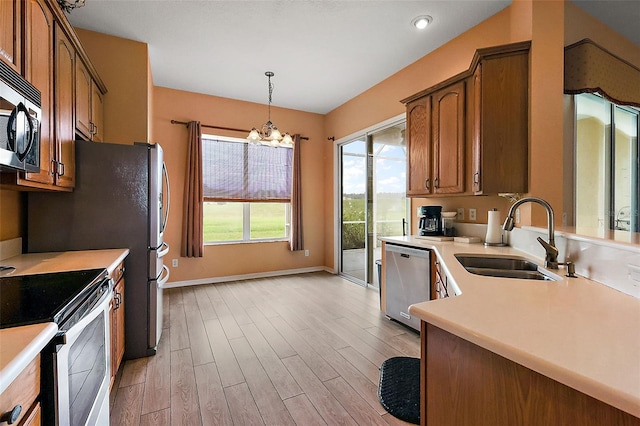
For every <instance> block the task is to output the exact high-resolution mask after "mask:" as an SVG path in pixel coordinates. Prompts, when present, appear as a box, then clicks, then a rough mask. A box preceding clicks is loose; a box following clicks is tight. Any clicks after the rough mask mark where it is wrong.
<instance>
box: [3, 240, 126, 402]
mask: <svg viewBox="0 0 640 426" xmlns="http://www.w3.org/2000/svg"><path fill="white" fill-rule="evenodd" d="M128 254H129V249H109V250H84V251H68V252H60V253H30V254H22V255H18V256H14V257H11V258H8V259H5V260H3V261H2V264H3V265H12V266H15V267H16V269H15V270H9V271H3V272H2V273H1V274H0V276H1V277H5V276H18V275H32V274H43V273H47V272H62V271H72V270H79V269H94V268H107V269H108V270H109V272H110V273H111V272H112V271H113V270H114V269H115V268H116V267H117V266H118V264H119V263H120V262H121V261H122V260H123V259H124V258H125V257H127V255H128ZM57 331H58V326H57V325H56V324H54V323H51V322H49V323H43V324H34V325H26V326H23V327H12V328H4V329H0V393H2V392H4V391H5V389H6V388H7V387H8V386H9V385H10V384H11V382H13V380H14V379H15V378H16V377H17V376H18V375H19V374H20V372H21V371H22V370H23V369H24V368H25V367H26V366H27V365H28V364H29V363H30V362H31V360H33V358H34V357H35V356H36V355H37V354H38V353H39V352H40V351H41V350H42V348H44V347H45V345H46V344H47V343H49V341H50V340H51V338H52V337H53V336H55V334H56V333H57Z"/></svg>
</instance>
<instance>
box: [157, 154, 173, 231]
mask: <svg viewBox="0 0 640 426" xmlns="http://www.w3.org/2000/svg"><path fill="white" fill-rule="evenodd" d="M162 175H163V176H164V181H165V183H166V186H167V208H166V209H165V210H164V218H163V219H162V226H161V227H160V233H163V232H164V229H165V228H166V227H167V222H168V221H169V206H170V204H171V188H169V172H168V171H167V164H166V163H165V162H164V161H163V162H162Z"/></svg>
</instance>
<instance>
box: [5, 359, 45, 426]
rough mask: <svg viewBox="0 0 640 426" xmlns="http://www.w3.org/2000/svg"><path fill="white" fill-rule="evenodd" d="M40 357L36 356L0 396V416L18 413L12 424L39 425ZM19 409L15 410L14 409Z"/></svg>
mask: <svg viewBox="0 0 640 426" xmlns="http://www.w3.org/2000/svg"><path fill="white" fill-rule="evenodd" d="M39 395H40V355H37V356H36V357H35V358H34V359H33V360H32V361H31V362H30V363H29V365H27V367H25V369H24V370H22V372H21V373H20V374H19V375H18V377H16V378H15V380H14V381H13V382H12V383H11V384H10V385H9V387H8V388H7V389H5V391H4V392H2V394H1V395H0V416H10V413H11V412H12V411H14V410H15V411H16V412H18V411H19V414H16V416H15V417H14V418H15V420H14V422H13V423H12V424H19V425H40V423H41V421H40V404H39V401H38V396H39ZM18 406H20V407H21V409H20V410H17V409H16V407H18Z"/></svg>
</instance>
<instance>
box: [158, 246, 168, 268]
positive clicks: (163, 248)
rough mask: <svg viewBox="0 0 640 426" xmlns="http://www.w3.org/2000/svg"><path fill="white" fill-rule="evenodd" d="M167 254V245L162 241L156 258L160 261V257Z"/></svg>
mask: <svg viewBox="0 0 640 426" xmlns="http://www.w3.org/2000/svg"><path fill="white" fill-rule="evenodd" d="M167 253H169V244H167V243H166V242H164V241H163V242H162V245H161V246H160V248H159V250H158V252H157V253H156V257H157V258H158V259H160V258H161V257H164V256H165V255H166V254H167ZM163 266H164V265H163Z"/></svg>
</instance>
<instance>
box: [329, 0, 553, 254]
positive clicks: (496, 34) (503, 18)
mask: <svg viewBox="0 0 640 426" xmlns="http://www.w3.org/2000/svg"><path fill="white" fill-rule="evenodd" d="M531 17H532V4H531V2H530V1H519V0H516V1H514V3H513V4H512V5H511V6H509V7H507V8H505V9H504V10H502V11H500V12H498V13H497V14H495V15H494V16H492V17H490V18H489V19H487V20H485V21H483V22H481V23H480V24H478V25H477V26H475V27H474V28H472V29H470V30H469V31H466V32H465V33H463V34H461V35H460V36H458V37H456V38H455V39H453V40H451V41H450V42H448V43H446V44H445V45H443V46H441V47H440V48H438V49H436V50H434V51H433V52H431V53H429V54H428V55H426V56H424V57H422V58H421V59H419V60H418V61H416V62H414V63H413V64H411V65H409V66H408V67H406V68H404V69H402V70H401V71H399V72H398V73H396V74H394V75H392V76H391V77H389V78H387V79H386V80H384V81H382V82H381V83H379V84H377V85H376V86H374V87H372V88H371V89H369V90H367V91H366V92H364V93H362V94H360V95H359V96H357V97H355V98H353V99H351V100H350V101H348V102H347V103H345V104H343V105H341V106H340V107H338V108H336V109H335V110H333V111H331V112H330V113H329V114H327V116H326V122H325V129H326V132H327V134H328V135H331V136H335V138H336V140H337V139H340V138H342V137H345V136H347V135H350V134H352V133H354V132H357V131H359V130H360V129H363V128H367V127H369V126H371V125H374V124H376V123H379V122H381V121H383V120H385V119H388V118H390V117H393V116H396V115H398V114H402V113H403V112H404V105H403V104H402V103H400V100H401V99H404V98H406V97H408V96H410V95H412V94H414V93H417V92H419V91H421V90H423V89H426V88H428V87H430V86H433V85H435V84H437V83H439V82H441V81H443V80H446V79H447V78H450V77H452V76H454V75H456V74H458V73H460V72H463V71H465V70H467V69H468V68H469V66H470V64H471V60H472V58H473V55H474V54H475V51H476V49H478V48H482V47H489V46H496V45H500V44H507V43H514V42H518V41H524V40H530V39H531V28H532V23H531V21H532V19H531ZM543 96H544V95H543ZM325 145H326V147H325V149H326V151H327V154H326V155H325V158H327V164H326V165H325V167H326V168H327V170H332V168H333V161H335V160H334V158H333V156H334V150H335V148H334V146H333V144H331V143H327V144H325ZM328 178H330V179H333V174H331V175H329V176H328ZM328 183H329V182H328ZM333 198H334V195H333V182H331V183H330V184H328V185H327V186H326V187H325V199H326V203H325V205H326V206H327V208H326V210H325V214H326V215H327V218H328V219H327V240H326V244H325V251H326V253H327V261H328V262H329V263H328V265H329V266H332V267H333V259H334V257H333V252H334V227H333V224H334V222H335V221H334V220H333ZM420 205H442V206H443V208H444V210H455V209H456V208H459V207H462V208H465V209H469V208H475V209H476V210H477V221H476V222H477V223H486V221H487V211H488V210H490V209H492V208H498V210H500V211H501V212H503V217H504V215H506V211H507V209H508V206H509V203H508V201H507V200H506V199H503V198H500V197H497V196H491V197H452V198H429V199H420V198H416V199H413V200H412V208H411V211H412V212H414V211H415V209H416V207H417V206H420ZM465 218H466V219H467V220H465V221H466V222H469V220H468V210H466V211H465ZM413 219H414V224H413V230H414V232H415V230H416V226H417V225H416V223H415V222H416V221H415V217H413Z"/></svg>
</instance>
